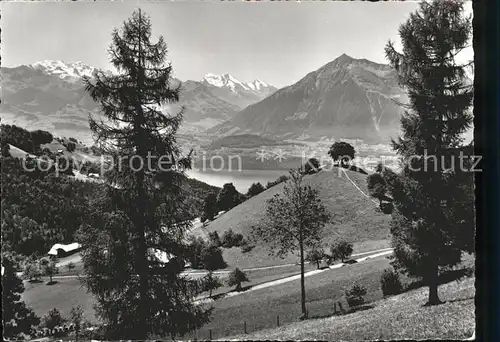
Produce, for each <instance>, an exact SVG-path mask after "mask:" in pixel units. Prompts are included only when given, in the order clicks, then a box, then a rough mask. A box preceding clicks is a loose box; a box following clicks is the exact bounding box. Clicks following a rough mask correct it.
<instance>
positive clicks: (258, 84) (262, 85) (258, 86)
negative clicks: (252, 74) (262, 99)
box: [248, 79, 269, 90]
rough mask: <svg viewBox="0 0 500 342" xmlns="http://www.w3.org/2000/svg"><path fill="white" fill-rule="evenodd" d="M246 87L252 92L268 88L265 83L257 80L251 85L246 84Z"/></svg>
mask: <svg viewBox="0 0 500 342" xmlns="http://www.w3.org/2000/svg"><path fill="white" fill-rule="evenodd" d="M248 86H249V87H250V88H252V89H253V90H261V89H262V88H268V87H269V85H268V84H267V83H265V82H262V81H261V80H259V79H256V80H255V81H253V82H252V83H248Z"/></svg>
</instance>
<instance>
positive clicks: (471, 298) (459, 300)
mask: <svg viewBox="0 0 500 342" xmlns="http://www.w3.org/2000/svg"><path fill="white" fill-rule="evenodd" d="M466 300H474V296H472V297H465V298H456V299H450V300H448V301H447V303H455V302H464V301H466Z"/></svg>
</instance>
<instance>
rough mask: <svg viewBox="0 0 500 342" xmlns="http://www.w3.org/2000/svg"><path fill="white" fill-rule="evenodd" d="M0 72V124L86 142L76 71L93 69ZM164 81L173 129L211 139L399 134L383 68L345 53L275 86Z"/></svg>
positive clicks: (58, 65) (396, 99)
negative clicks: (173, 95)
mask: <svg viewBox="0 0 500 342" xmlns="http://www.w3.org/2000/svg"><path fill="white" fill-rule="evenodd" d="M1 71H2V92H3V94H2V96H3V98H2V103H1V104H0V113H1V115H2V120H3V121H4V122H5V121H6V122H7V123H13V124H18V125H20V126H23V127H28V126H37V127H38V128H40V129H47V130H49V131H52V132H55V133H56V134H60V135H66V136H74V137H76V138H78V139H79V140H82V141H84V142H90V141H91V139H90V131H89V128H88V116H89V115H94V116H99V115H100V114H99V106H98V105H97V104H96V103H95V102H94V101H92V99H91V98H90V97H89V95H88V94H87V92H86V91H85V89H84V85H83V82H82V77H83V76H89V77H93V75H95V72H96V68H94V67H92V66H89V65H86V64H84V63H82V62H76V63H64V62H61V61H42V62H37V63H34V64H32V65H22V66H19V67H15V68H2V69H1ZM172 82H173V84H179V83H181V93H180V101H179V103H177V104H175V105H170V106H165V107H164V108H162V110H163V111H164V112H169V113H176V112H177V111H178V110H180V109H181V108H184V119H185V123H184V124H183V125H182V126H181V127H182V130H181V133H195V134H197V133H201V132H204V133H208V135H209V136H216V137H218V138H220V137H224V136H230V135H237V134H256V135H261V136H263V137H272V138H273V139H277V140H287V139H288V140H322V139H328V140H329V139H341V138H347V139H362V140H364V141H365V142H367V143H371V142H374V143H375V142H377V143H379V142H387V141H388V140H389V138H391V137H395V136H396V135H398V133H399V118H400V114H401V112H402V108H401V106H400V103H404V102H406V101H407V98H406V95H405V92H404V91H403V89H402V88H401V87H400V86H399V84H398V81H397V74H396V71H395V70H393V69H392V68H391V67H390V66H388V65H385V64H379V63H375V62H372V61H369V60H366V59H356V58H353V57H350V56H348V55H346V54H343V55H341V56H339V57H338V58H336V59H334V60H333V61H331V62H329V63H327V64H325V65H323V66H322V67H320V68H319V69H317V70H315V71H312V72H310V73H308V74H307V75H305V76H304V77H303V78H302V79H300V80H299V81H298V82H296V83H294V84H292V85H289V86H286V87H283V88H281V89H277V88H275V87H273V86H271V85H268V84H267V83H265V82H263V81H261V80H258V79H256V80H254V81H252V82H243V81H240V80H238V79H237V78H235V77H234V76H232V75H231V74H222V75H215V74H210V73H209V74H207V75H205V76H204V77H203V78H202V79H201V80H187V81H182V82H181V81H180V80H179V79H173V80H172Z"/></svg>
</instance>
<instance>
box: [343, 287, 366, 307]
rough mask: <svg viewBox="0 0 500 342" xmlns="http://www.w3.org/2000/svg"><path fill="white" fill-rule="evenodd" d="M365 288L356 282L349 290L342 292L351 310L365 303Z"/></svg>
mask: <svg viewBox="0 0 500 342" xmlns="http://www.w3.org/2000/svg"><path fill="white" fill-rule="evenodd" d="M365 295H366V287H364V286H363V285H362V284H360V283H358V282H354V283H353V284H352V285H351V287H350V288H348V289H345V290H344V296H345V298H346V301H347V304H349V306H350V307H351V308H353V307H356V306H359V305H362V304H364V303H365V298H364V296H365Z"/></svg>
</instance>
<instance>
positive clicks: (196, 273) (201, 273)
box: [53, 248, 392, 279]
mask: <svg viewBox="0 0 500 342" xmlns="http://www.w3.org/2000/svg"><path fill="white" fill-rule="evenodd" d="M385 252H390V253H392V248H382V249H377V250H374V251H369V252H363V253H357V254H352V255H351V257H356V256H360V255H367V254H370V256H368V258H370V257H372V256H371V254H375V255H378V254H380V253H385ZM377 253H378V254H377ZM80 259H81V258H80V255H79V254H78V255H74V256H73V257H68V258H67V259H65V260H63V261H61V262H60V263H58V264H57V266H58V267H60V266H64V265H67V264H68V263H70V262H73V263H74V262H76V261H79V260H80ZM361 259H363V258H361ZM361 259H360V260H361ZM363 260H366V258H364V259H363ZM296 265H297V264H283V265H274V266H265V267H252V268H244V269H243V270H242V271H244V272H248V271H261V270H269V269H274V268H282V267H291V266H296ZM335 266H336V265H335ZM331 267H333V266H331ZM230 272H231V270H221V271H214V272H213V273H214V274H216V275H224V274H229V273H230ZM311 272H313V271H311ZM207 273H208V272H207V271H203V270H200V271H198V270H192V271H185V272H182V273H181V274H182V275H190V276H204V275H206V274H207ZM53 278H54V279H71V278H78V275H66V276H63V275H61V276H58V275H55V276H53Z"/></svg>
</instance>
